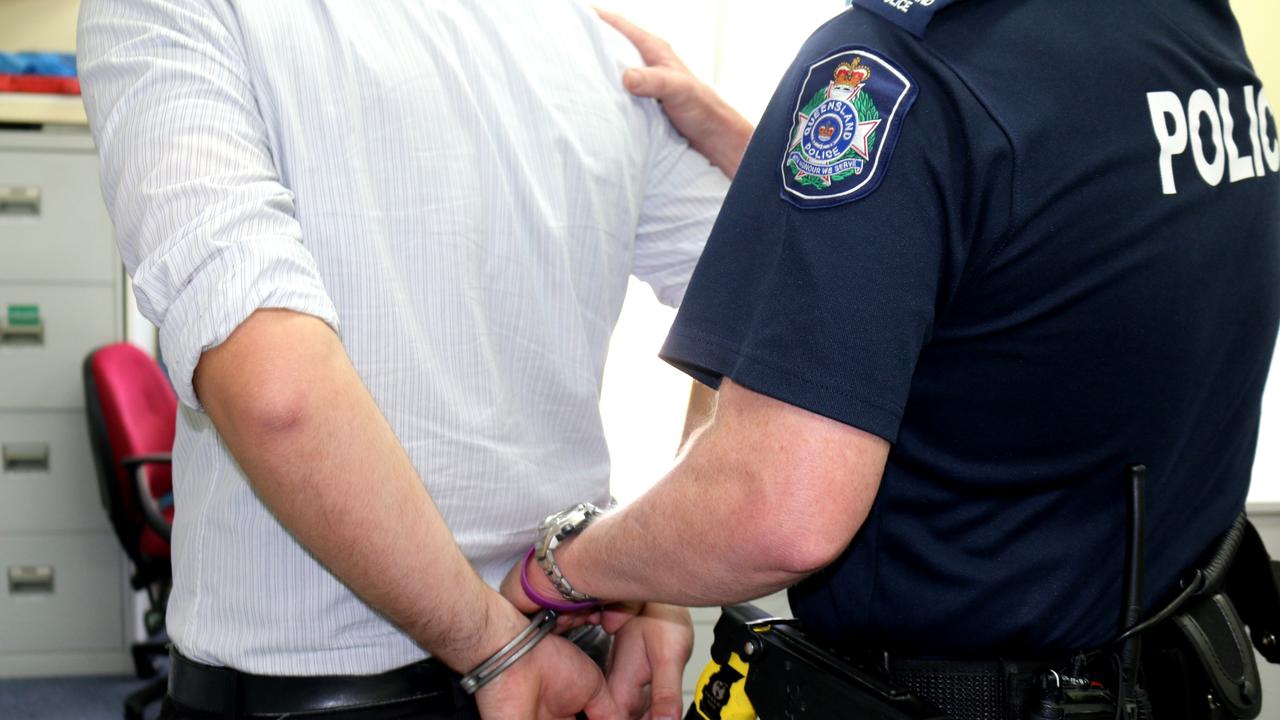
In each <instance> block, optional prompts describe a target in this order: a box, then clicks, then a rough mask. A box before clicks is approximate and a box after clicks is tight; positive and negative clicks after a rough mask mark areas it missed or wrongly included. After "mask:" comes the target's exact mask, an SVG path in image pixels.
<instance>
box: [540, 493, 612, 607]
mask: <svg viewBox="0 0 1280 720" xmlns="http://www.w3.org/2000/svg"><path fill="white" fill-rule="evenodd" d="M603 514H604V511H603V510H601V509H600V508H598V507H596V506H595V505H592V504H591V503H578V504H577V505H574V506H573V507H570V508H566V509H564V510H561V511H560V512H558V513H553V514H551V515H548V516H547V519H546V520H543V521H542V522H541V523H540V524H539V525H538V539H537V540H536V541H535V542H534V544H533V557H534V559H535V560H537V561H538V567H540V568H542V572H544V573H546V575H547V578H548V579H549V580H551V584H552V585H555V586H556V589H557V590H559V591H560V594H561V595H563V596H564V598H565V599H566V600H570V601H572V602H590V601H591V600H592V598H591V597H590V596H588V595H586V594H583V593H580V592H578V591H577V590H574V589H573V585H571V584H570V583H569V581H568V580H567V579H565V576H564V573H562V572H560V566H559V565H557V564H556V555H555V550H556V548H558V547H560V543H562V542H564V541H565V540H567V539H568V538H570V537H573V536H574V535H577V534H578V533H580V532H582V531H583V530H585V529H586V528H587V526H588V525H590V524H591V522H592V521H593V520H595V519H596V518H598V517H600V516H601V515H603Z"/></svg>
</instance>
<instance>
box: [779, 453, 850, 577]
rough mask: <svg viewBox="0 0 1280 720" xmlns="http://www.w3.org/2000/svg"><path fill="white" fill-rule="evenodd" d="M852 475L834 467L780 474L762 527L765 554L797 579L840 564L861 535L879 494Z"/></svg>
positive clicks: (783, 571) (780, 568) (780, 569)
mask: <svg viewBox="0 0 1280 720" xmlns="http://www.w3.org/2000/svg"><path fill="white" fill-rule="evenodd" d="M853 483H854V481H853V480H852V479H851V478H850V477H849V473H847V472H840V471H838V470H837V469H831V470H830V471H828V472H823V473H821V474H820V475H819V476H818V477H812V476H811V477H809V478H806V479H803V480H802V479H800V478H794V477H791V478H785V477H784V478H779V479H778V481H777V484H776V486H775V487H776V488H777V489H776V490H775V491H774V492H773V493H771V494H772V495H773V498H774V499H773V500H772V501H771V502H769V504H768V505H769V507H771V508H772V509H771V511H770V512H768V513H767V515H768V517H767V519H766V522H765V523H763V525H764V527H763V528H762V529H761V533H760V537H759V538H758V539H757V542H759V543H760V552H761V557H763V558H767V560H766V562H767V563H768V564H769V565H770V566H771V569H773V570H775V571H777V572H780V573H783V574H785V575H787V576H789V577H791V578H793V579H795V580H799V579H802V578H805V577H808V576H809V575H812V574H814V573H816V572H818V571H819V570H822V569H823V568H825V567H827V566H828V565H830V564H831V563H833V562H835V561H836V559H837V558H839V557H840V555H841V554H843V553H844V551H845V549H846V548H847V547H848V546H849V543H850V542H851V541H852V540H853V537H854V535H856V534H857V532H858V530H859V528H861V527H862V523H863V521H864V520H866V517H867V513H868V512H869V510H870V507H871V500H872V498H874V495H875V493H874V489H872V490H870V492H867V491H865V490H864V489H861V488H858V487H857V486H856V485H855V484H853Z"/></svg>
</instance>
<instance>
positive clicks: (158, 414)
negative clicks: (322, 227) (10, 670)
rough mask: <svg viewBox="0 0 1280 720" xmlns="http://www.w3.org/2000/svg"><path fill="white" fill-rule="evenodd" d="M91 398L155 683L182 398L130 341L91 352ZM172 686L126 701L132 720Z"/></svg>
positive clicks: (143, 651) (146, 673) (145, 657)
mask: <svg viewBox="0 0 1280 720" xmlns="http://www.w3.org/2000/svg"><path fill="white" fill-rule="evenodd" d="M84 392H85V407H86V410H87V411H88V416H89V440H90V443H91V444H92V446H93V459H94V464H95V465H97V468H98V489H99V490H100V491H101V493H102V504H103V506H104V507H105V508H106V509H107V515H108V516H109V517H110V518H111V526H112V527H113V528H114V529H115V532H116V537H118V538H119V539H120V544H121V545H122V546H123V547H124V550H125V553H126V554H128V556H129V559H130V560H131V561H133V575H132V577H131V578H130V581H131V583H132V585H133V588H134V589H135V590H146V592H147V600H148V603H149V606H150V607H149V609H148V610H147V613H146V616H145V624H146V628H147V634H148V636H149V637H150V639H151V641H149V642H143V643H136V644H134V645H133V647H132V648H131V650H132V652H133V663H134V667H135V669H136V670H137V673H138V677H140V678H151V677H154V676H155V675H156V668H155V666H154V665H153V663H152V659H153V658H155V657H158V656H165V655H167V652H168V651H167V643H166V642H164V641H163V631H164V608H165V603H166V602H167V601H168V599H169V589H170V587H171V585H172V579H173V571H172V569H171V566H170V564H169V533H170V531H171V529H172V527H173V501H172V497H173V496H172V479H171V475H170V465H169V452H170V450H171V449H172V448H173V434H174V427H175V424H176V421H177V413H178V400H177V397H176V396H175V395H174V392H173V388H172V387H171V386H170V385H169V380H168V378H166V377H165V375H164V372H163V371H162V370H161V369H160V366H159V365H157V364H156V362H155V360H152V359H151V358H150V357H148V356H147V354H146V353H144V352H142V351H141V350H139V349H138V348H136V347H134V346H133V345H129V344H128V343H119V344H116V345H108V346H106V347H103V348H99V349H97V350H95V351H93V352H92V353H90V354H89V357H88V358H86V359H85V361H84ZM165 683H166V679H165V678H164V677H163V676H162V677H160V678H158V679H157V680H156V681H154V682H152V683H151V684H149V685H148V686H147V687H145V688H143V689H142V690H139V691H138V692H136V693H134V694H132V695H130V696H129V697H128V698H126V699H125V712H124V715H125V720H141V718H142V713H143V708H144V707H145V706H146V705H147V704H148V703H150V702H153V701H156V700H159V699H161V698H163V697H164V692H165Z"/></svg>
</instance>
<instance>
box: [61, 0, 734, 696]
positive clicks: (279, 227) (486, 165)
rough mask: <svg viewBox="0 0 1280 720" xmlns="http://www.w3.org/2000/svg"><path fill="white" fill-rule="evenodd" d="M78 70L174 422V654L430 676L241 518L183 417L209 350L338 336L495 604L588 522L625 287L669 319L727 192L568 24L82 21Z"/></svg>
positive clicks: (250, 515) (293, 18)
mask: <svg viewBox="0 0 1280 720" xmlns="http://www.w3.org/2000/svg"><path fill="white" fill-rule="evenodd" d="M79 47H80V72H81V75H82V79H83V84H84V91H85V96H84V97H85V104H86V107H87V109H88V113H89V119H90V125H91V127H92V129H93V133H94V136H95V138H96V140H97V143H98V148H99V151H100V153H101V157H102V181H103V183H102V184H103V191H104V194H105V196H106V200H107V206H108V208H109V209H110V211H111V216H112V219H113V220H114V222H115V226H116V232H117V236H118V238H119V243H120V250H121V254H122V256H123V258H124V261H125V264H126V266H127V268H128V270H129V272H130V274H131V275H132V277H133V279H134V282H135V284H136V292H137V297H138V302H139V307H140V308H141V309H142V312H143V313H144V314H145V315H146V316H147V317H148V318H150V319H151V320H152V321H154V322H155V323H156V324H157V325H159V327H160V339H161V347H162V350H163V352H164V354H165V357H166V359H167V361H168V363H169V367H170V370H171V372H172V376H173V381H174V384H175V386H176V388H177V391H178V394H179V396H180V398H181V399H182V402H183V407H182V408H181V410H180V412H179V417H178V435H177V441H176V446H175V448H174V463H175V468H174V470H175V473H174V484H175V488H174V494H175V504H176V507H177V509H178V515H177V518H176V521H175V527H174V537H173V553H174V572H175V576H174V590H173V595H172V598H171V599H170V601H169V633H170V636H171V637H172V639H173V641H174V643H175V644H176V645H177V647H178V648H179V649H180V650H181V651H182V652H183V653H185V654H186V655H188V656H189V657H192V658H194V659H196V660H200V661H203V662H207V663H212V664H218V665H229V666H232V667H236V668H239V669H241V670H244V671H248V672H255V673H267V674H285V675H294V674H362V673H373V672H380V671H383V670H386V669H389V668H393V667H397V666H400V665H404V664H406V663H409V662H413V661H415V660H418V659H421V658H422V657H424V656H425V653H424V651H423V650H422V649H421V648H419V647H418V646H416V645H415V644H414V643H413V642H412V641H411V640H409V639H408V638H407V637H406V636H405V635H404V634H402V633H401V632H400V631H399V630H398V629H396V628H395V627H394V626H392V625H391V624H389V623H388V622H387V621H386V620H384V619H383V618H382V617H381V616H379V615H378V614H377V613H375V612H374V611H373V610H372V609H370V608H369V607H367V606H365V605H364V604H362V603H361V602H360V601H359V600H358V599H357V598H356V597H355V595H353V594H352V593H351V592H350V591H349V590H348V589H347V588H346V587H345V586H344V585H342V584H341V583H339V582H338V581H337V580H336V579H335V578H334V577H333V576H332V575H331V574H330V573H329V572H328V571H327V570H326V569H325V568H324V567H322V566H321V565H319V564H318V563H317V562H316V561H315V560H314V559H312V558H311V557H310V556H309V555H308V554H307V553H306V551H305V550H304V549H303V548H302V547H301V546H299V545H298V544H297V543H296V542H295V541H294V540H293V539H292V538H291V536H290V535H289V534H288V533H287V532H286V531H285V529H284V528H283V527H282V526H281V525H280V524H279V523H278V522H277V521H276V519H275V518H274V516H272V515H271V513H270V512H269V511H268V510H267V509H266V508H265V506H263V505H262V503H261V502H259V501H258V499H257V498H256V497H255V495H254V493H253V490H252V489H251V487H250V485H249V484H248V482H247V481H246V479H245V477H244V475H243V473H242V472H241V470H240V469H239V467H238V466H237V464H236V462H235V461H234V459H233V458H232V457H231V455H230V454H229V453H228V452H227V450H226V447H225V446H224V444H223V443H222V441H221V439H220V438H219V437H218V434H217V432H216V431H215V430H214V428H213V426H212V424H211V423H210V421H209V419H208V417H207V416H206V415H204V414H203V413H202V412H200V411H199V404H198V401H197V400H196V397H195V395H194V393H193V391H192V388H191V375H192V371H193V369H194V367H195V365H196V362H197V361H198V360H199V358H200V354H201V353H202V352H203V351H204V350H206V349H208V348H210V347H213V346H215V345H217V344H219V343H220V342H222V341H223V340H225V339H226V338H227V336H228V335H229V334H230V333H231V331H232V330H233V329H234V328H235V327H236V326H237V325H238V324H239V323H240V322H242V321H243V320H244V319H245V318H247V317H248V316H249V315H250V314H251V313H252V312H253V311H254V310H256V309H258V308H264V307H270V308H288V309H292V310H296V311H299V312H304V313H309V314H312V315H315V316H318V317H320V318H322V319H324V320H325V321H327V322H328V323H329V324H331V325H332V326H333V327H334V328H335V329H338V330H339V333H340V336H341V337H342V340H343V343H344V345H345V347H346V349H347V352H348V353H349V355H350V356H351V359H352V360H353V362H354V363H355V366H356V368H357V369H358V370H359V372H360V375H361V377H362V378H363V379H364V382H365V383H366V385H368V387H369V389H370V390H371V391H372V393H373V396H374V398H375V400H376V401H377V403H378V405H379V407H381V409H382V411H383V413H384V414H385V415H386V417H387V419H388V420H389V421H390V423H391V425H392V427H393V428H394V429H395V431H396V434H397V436H398V437H399V438H400V440H401V441H402V442H403V443H404V446H405V448H406V449H407V450H408V452H409V456H410V457H411V458H412V460H413V462H414V465H415V467H416V468H417V470H418V472H419V474H420V475H421V477H422V479H423V482H424V483H425V484H426V486H427V489H428V490H429V491H430V493H431V495H432V497H433V498H434V500H435V502H436V504H437V505H438V506H439V507H440V510H441V511H442V512H443V513H444V516H445V518H446V520H447V521H448V523H449V526H450V527H451V528H452V530H453V533H454V536H455V537H456V538H457V540H458V542H459V544H460V545H461V547H462V548H463V551H464V552H465V553H466V555H467V556H468V557H469V558H470V559H471V561H472V563H473V564H474V565H475V566H476V568H477V570H479V572H480V573H481V575H482V576H483V577H484V578H485V579H486V580H487V581H489V582H491V583H496V582H497V581H498V580H499V579H500V578H501V576H502V574H503V573H504V571H505V570H506V569H507V568H509V567H510V566H511V565H512V563H513V562H514V561H515V560H516V558H517V556H518V555H519V553H520V552H521V550H523V549H524V548H525V547H527V545H528V543H529V542H530V540H531V536H532V528H533V527H534V525H535V524H536V522H537V521H538V520H539V519H540V518H541V517H543V516H544V515H546V514H547V513H549V512H551V511H554V510H556V509H559V508H562V507H564V506H567V505H569V504H572V503H573V502H578V501H582V500H591V501H595V502H597V503H601V502H605V501H606V500H607V498H608V495H609V490H608V476H609V455H608V451H607V449H606V447H605V441H604V434H603V431H602V429H601V422H600V416H599V411H598V400H599V389H600V380H601V375H602V371H603V367H604V360H605V352H606V349H607V346H608V342H609V336H610V333H611V332H612V329H613V326H614V323H615V321H616V320H617V317H618V313H619V311H620V309H621V306H622V300H623V295H624V293H625V290H626V287H627V278H628V276H629V275H630V274H635V275H636V276H638V277H640V278H641V279H643V280H646V281H647V282H649V284H651V285H652V286H653V288H654V290H655V292H656V293H657V295H658V297H659V298H660V299H662V300H663V301H664V302H666V303H668V304H672V305H674V304H677V303H678V302H679V301H680V298H681V297H682V295H683V293H684V288H685V285H686V283H687V281H688V278H689V275H690V274H691V272H692V270H693V266H694V263H695V261H696V259H697V256H698V254H699V252H700V251H701V248H702V245H703V242H704V240H705V238H706V236H707V235H708V233H709V232H710V228H711V224H712V222H713V220H714V217H715V214H716V212H717V210H718V208H719V205H720V201H721V199H722V197H723V194H724V192H725V189H726V187H727V181H726V180H725V178H724V177H723V176H722V175H721V174H720V172H719V171H718V170H716V169H714V168H713V167H711V166H710V165H709V164H708V163H707V162H706V161H705V160H704V159H703V158H702V157H700V156H698V155H697V154H695V153H693V152H692V151H691V150H689V149H688V147H687V146H686V144H685V143H684V142H683V141H682V140H681V139H680V138H679V136H678V135H677V134H676V133H675V132H674V130H673V129H672V128H671V127H670V125H669V124H668V123H667V121H666V119H665V118H664V117H663V115H662V113H661V110H660V108H658V107H657V106H656V104H654V103H652V102H641V101H637V100H634V99H632V98H629V97H628V96H627V95H626V94H625V93H624V92H623V90H622V88H621V84H620V77H621V73H622V70H623V68H624V67H625V66H629V65H634V64H637V63H639V58H638V57H637V56H636V55H635V54H634V51H633V50H632V49H631V48H630V47H629V45H627V44H626V41H625V40H624V39H623V38H621V36H618V35H616V34H614V33H613V32H612V31H611V30H609V29H608V28H607V27H606V26H604V25H603V24H601V23H600V22H599V21H598V20H597V19H596V18H595V16H594V14H593V13H592V12H591V11H590V10H589V9H588V8H586V7H585V6H584V5H581V4H579V3H577V2H571V1H570V0H538V1H537V2H532V1H530V0H470V1H468V0H416V1H415V0H364V1H359V0H85V1H84V3H83V5H82V8H81V17H80V35H79ZM317 392H323V388H317ZM297 461H298V462H300V463H305V462H306V461H307V459H306V458H298V459H297ZM387 531H388V532H394V528H387ZM423 552H424V553H426V552H429V549H427V548H423Z"/></svg>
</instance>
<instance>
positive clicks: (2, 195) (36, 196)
mask: <svg viewBox="0 0 1280 720" xmlns="http://www.w3.org/2000/svg"><path fill="white" fill-rule="evenodd" d="M41 194H42V193H41V192H40V188H38V187H0V218H31V217H40V196H41Z"/></svg>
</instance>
